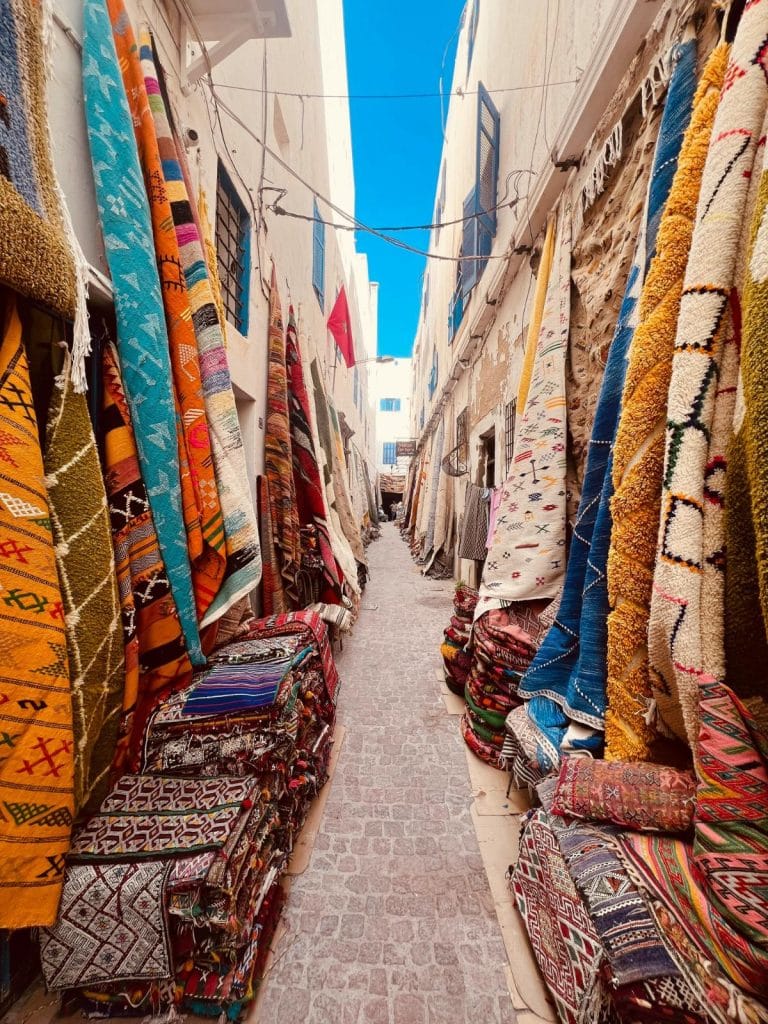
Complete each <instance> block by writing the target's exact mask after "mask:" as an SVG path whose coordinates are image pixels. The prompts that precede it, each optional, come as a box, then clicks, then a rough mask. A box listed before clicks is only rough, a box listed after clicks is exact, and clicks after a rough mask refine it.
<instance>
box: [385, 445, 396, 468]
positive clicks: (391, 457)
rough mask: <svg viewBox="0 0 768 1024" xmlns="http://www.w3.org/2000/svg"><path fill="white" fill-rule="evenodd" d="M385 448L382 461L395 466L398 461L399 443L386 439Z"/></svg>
mask: <svg viewBox="0 0 768 1024" xmlns="http://www.w3.org/2000/svg"><path fill="white" fill-rule="evenodd" d="M383 449H384V455H383V457H382V460H381V461H382V463H383V464H384V465H385V466H394V465H395V463H396V462H397V443H396V442H395V441H385V442H384V445H383Z"/></svg>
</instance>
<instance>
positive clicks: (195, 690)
mask: <svg viewBox="0 0 768 1024" xmlns="http://www.w3.org/2000/svg"><path fill="white" fill-rule="evenodd" d="M337 685H338V677H337V675H336V670H335V666H334V664H333V659H332V655H331V652H330V647H329V644H328V638H327V631H326V628H325V626H324V625H323V623H322V622H321V621H320V619H319V618H318V617H317V616H316V615H313V614H311V613H308V612H296V613H291V614H289V615H281V616H274V617H272V618H270V619H263V620H259V621H252V622H250V623H248V624H247V626H246V627H244V629H243V630H242V631H241V635H240V636H239V637H238V639H237V640H235V641H234V642H232V643H230V644H228V645H227V646H226V647H223V648H221V649H219V650H218V651H216V652H215V653H214V654H213V655H212V656H211V658H210V660H209V664H208V667H207V668H206V669H205V670H203V671H201V672H199V673H198V674H197V675H196V676H195V677H194V679H193V681H192V684H191V685H190V686H189V687H188V688H187V689H185V690H183V691H180V692H178V693H176V694H173V695H171V696H170V697H168V698H166V700H165V701H163V702H162V703H161V704H160V705H159V706H158V707H157V708H156V709H155V711H154V713H153V715H152V717H151V719H150V722H149V725H148V728H147V734H146V737H145V742H144V751H143V772H142V774H139V775H127V776H124V777H123V778H122V779H121V780H120V781H119V782H118V783H117V785H116V786H115V788H114V789H113V790H112V792H111V793H110V795H109V796H108V797H107V798H106V799H105V801H104V802H103V804H102V806H101V809H100V811H99V813H98V814H97V815H95V816H94V817H92V818H91V819H90V820H89V821H87V822H86V823H85V824H84V825H83V826H82V827H81V828H80V829H79V830H78V831H77V833H76V834H75V838H74V841H73V846H72V852H71V854H70V857H69V860H68V864H67V870H66V879H65V884H64V897H63V900H62V906H61V913H60V915H59V920H58V922H57V924H56V926H55V927H54V928H52V929H50V930H47V931H44V932H43V933H42V935H41V953H42V963H43V971H44V974H45V979H46V983H47V985H48V987H49V988H51V989H55V990H68V991H70V993H72V994H73V995H75V996H76V999H77V1002H78V1003H79V1005H80V1006H81V1007H82V1008H84V1009H86V1010H88V1011H89V1012H91V1013H99V1014H101V1015H108V1016H123V1015H126V1014H131V1013H138V1014H141V1015H143V1016H144V1015H147V1014H148V1013H149V1012H152V1013H157V1012H159V1011H162V1010H167V1009H169V1008H170V1006H172V1005H180V1006H181V1007H182V1008H184V1009H186V1010H189V1011H191V1012H194V1013H199V1014H203V1015H206V1016H219V1015H222V1014H223V1015H225V1017H226V1018H228V1019H230V1020H234V1019H236V1018H237V1017H238V1016H239V1014H240V1013H241V1011H242V1009H243V1007H244V1006H245V1005H246V1004H247V1003H248V1001H249V1000H251V999H252V998H253V996H254V994H255V990H256V987H257V984H258V980H259V978H260V977H261V975H262V973H263V969H264V962H265V959H266V956H267V953H268V950H269V946H270V941H271V938H272V935H273V932H274V929H275V927H276V925H277V922H278V920H279V915H280V910H281V907H282V903H283V890H282V887H281V884H280V882H281V876H282V874H283V872H284V870H285V867H286V865H287V862H288V858H289V856H290V853H291V850H292V849H293V845H294V840H295V837H296V835H297V833H298V831H299V830H300V829H301V827H302V825H303V824H304V821H305V819H306V814H307V810H308V808H309V804H310V802H311V800H312V798H313V797H314V796H315V795H316V793H317V792H318V790H319V788H320V787H321V786H322V785H323V783H324V782H325V781H326V779H327V774H328V759H329V756H330V748H331V740H332V734H333V725H334V718H335V704H334V698H335V692H336V687H337Z"/></svg>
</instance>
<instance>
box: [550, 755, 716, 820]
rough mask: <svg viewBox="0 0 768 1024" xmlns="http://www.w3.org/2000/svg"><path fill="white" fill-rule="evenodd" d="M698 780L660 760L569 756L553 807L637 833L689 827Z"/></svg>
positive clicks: (556, 812)
mask: <svg viewBox="0 0 768 1024" xmlns="http://www.w3.org/2000/svg"><path fill="white" fill-rule="evenodd" d="M695 802H696V780H695V778H694V776H693V774H692V773H691V772H687V771H681V770H680V769H678V768H668V767H665V766H662V765H655V764H643V763H634V762H632V763H630V762H626V761H600V760H597V759H593V758H591V757H566V758H564V759H563V763H562V766H561V768H560V777H559V778H558V781H557V790H556V792H555V799H554V804H553V806H552V811H553V813H554V814H559V815H561V816H563V817H568V818H579V819H581V820H583V821H606V822H612V823H613V824H614V825H622V826H623V827H624V828H630V829H633V830H635V831H638V832H685V831H687V830H688V829H689V828H690V827H691V824H692V821H693V811H694V806H695Z"/></svg>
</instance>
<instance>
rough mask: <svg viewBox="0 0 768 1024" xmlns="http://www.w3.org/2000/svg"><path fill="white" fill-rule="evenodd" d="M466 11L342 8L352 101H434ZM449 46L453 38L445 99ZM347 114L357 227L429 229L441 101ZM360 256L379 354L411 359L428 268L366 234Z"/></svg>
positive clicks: (419, 235)
mask: <svg viewBox="0 0 768 1024" xmlns="http://www.w3.org/2000/svg"><path fill="white" fill-rule="evenodd" d="M463 6H464V0H344V20H345V30H346V41H347V70H348V76H349V91H350V94H352V95H353V96H354V95H356V94H357V95H359V94H360V93H366V94H370V93H374V94H376V95H380V94H382V93H388V94H391V93H413V92H435V93H436V92H437V91H438V85H439V79H440V73H441V67H442V62H443V54H444V52H445V48H446V45H447V44H448V42H449V40H451V37H452V36H453V34H454V32H455V31H456V28H457V26H458V24H459V19H460V17H461V11H462V8H463ZM455 47H456V40H455V38H454V39H452V40H451V44H450V47H449V50H448V56H447V58H446V63H445V77H444V80H443V87H444V90H445V92H446V93H447V92H449V91H450V87H451V77H452V74H453V60H454V54H455ZM350 107H351V115H352V149H353V156H354V164H355V190H356V199H357V208H356V211H355V213H356V215H357V217H358V219H359V220H361V221H364V222H365V223H366V224H370V225H371V226H373V227H378V226H380V225H392V224H394V225H397V224H429V223H430V222H431V220H432V213H433V205H434V198H435V190H436V185H437V173H438V168H439V164H440V151H441V148H442V128H441V119H440V99H439V98H438V97H436V96H435V97H432V98H429V99H401V100H363V99H357V100H355V99H353V100H351V101H350ZM397 237H398V238H402V240H403V241H406V242H408V243H409V244H410V245H413V246H416V247H417V248H419V249H426V248H427V245H428V242H429V232H427V231H414V232H408V233H402V234H401V233H398V235H397ZM357 247H358V249H359V250H361V251H362V252H365V253H367V254H368V264H369V273H370V276H371V280H373V281H378V282H379V285H380V288H379V353H380V354H382V355H394V356H409V355H410V353H411V346H412V345H413V337H414V333H415V330H416V324H417V322H418V312H419V302H420V298H421V278H422V274H423V271H424V263H425V261H424V259H423V257H421V256H416V255H413V254H411V253H406V252H403V251H402V250H399V249H396V248H394V247H393V246H390V245H388V244H387V243H386V242H383V241H381V240H380V239H378V238H375V237H373V236H371V235H368V234H365V233H364V232H358V235H357ZM447 315H448V311H447V310H446V316H447Z"/></svg>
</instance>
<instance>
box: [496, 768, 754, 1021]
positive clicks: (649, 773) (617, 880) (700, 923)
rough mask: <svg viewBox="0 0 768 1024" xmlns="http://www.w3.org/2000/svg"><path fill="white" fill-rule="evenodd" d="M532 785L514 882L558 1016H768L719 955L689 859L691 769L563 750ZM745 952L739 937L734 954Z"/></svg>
mask: <svg viewBox="0 0 768 1024" xmlns="http://www.w3.org/2000/svg"><path fill="white" fill-rule="evenodd" d="M536 790H537V793H538V796H539V798H540V800H541V803H542V807H540V808H539V809H537V810H535V811H533V812H531V813H530V814H529V815H528V818H527V820H526V822H525V824H524V829H523V834H522V837H521V840H520V855H519V859H518V862H517V865H516V866H515V868H514V869H512V871H511V879H512V888H513V891H514V894H515V897H516V900H517V904H518V907H519V908H520V912H521V914H522V915H523V919H524V921H525V925H526V929H527V931H528V934H529V936H530V939H531V942H532V945H533V949H534V952H535V954H536V958H537V960H538V962H539V966H540V968H541V970H542V973H543V974H544V977H545V979H546V982H547V985H548V987H549V989H550V992H551V994H552V996H553V999H554V1001H555V1004H556V1007H557V1011H558V1016H559V1018H560V1020H561V1021H563V1022H564V1024H588V1022H589V1024H591V1022H593V1021H598V1022H600V1024H609V1022H614V1021H616V1022H632V1024H636V1022H637V1024H652V1022H653V1024H655V1022H663V1021H669V1022H676V1024H700V1022H702V1021H709V1022H713V1024H729V1022H731V1021H738V1022H739V1024H757V1022H758V1021H765V1020H768V1008H766V1007H765V1006H764V1005H763V1004H761V1003H759V1002H758V1001H757V1000H756V999H754V998H752V997H751V996H750V995H749V994H748V993H747V992H746V991H743V990H741V989H739V988H738V987H737V986H735V985H734V984H733V982H732V980H731V979H730V978H729V977H728V974H727V973H726V971H724V970H723V965H722V964H721V963H718V960H719V959H720V960H721V959H722V955H723V950H722V949H721V950H720V951H719V952H720V955H719V956H718V950H717V948H716V941H715V940H714V939H713V935H714V934H715V931H714V930H713V929H712V928H711V927H710V925H711V922H712V919H713V916H714V915H715V910H714V908H713V907H712V906H711V905H710V904H709V903H708V901H707V899H706V897H705V896H704V894H703V893H702V891H701V889H700V879H699V878H698V877H697V873H696V870H695V867H694V866H693V864H692V862H691V843H690V836H691V832H692V829H693V826H694V819H695V815H696V809H695V808H696V778H695V775H694V773H693V772H691V771H689V770H685V769H678V768H674V767H667V766H660V765H654V764H647V763H623V762H619V761H601V760H599V759H593V758H590V757H583V756H581V757H580V756H569V757H565V758H564V759H563V764H562V767H561V769H560V774H559V777H558V778H557V780H555V779H553V778H549V779H547V780H544V781H543V782H539V783H538V785H537V786H536ZM659 869H660V870H659ZM658 877H663V878H664V879H665V884H664V885H662V886H659V885H658V883H657V879H658ZM755 901H756V902H755V904H754V905H757V902H758V901H759V897H758V896H757V894H756V893H755ZM746 954H748V950H747V948H746V946H745V944H744V943H743V942H742V943H741V945H740V944H739V941H738V938H737V937H735V936H734V937H733V939H732V943H731V946H730V948H729V950H728V956H729V958H731V959H734V960H739V959H740V958H743V959H741V961H740V962H742V963H743V964H747V962H748V957H747V956H746ZM745 957H746V958H745ZM729 973H730V972H729ZM763 982H764V976H763ZM758 984H759V983H758Z"/></svg>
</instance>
